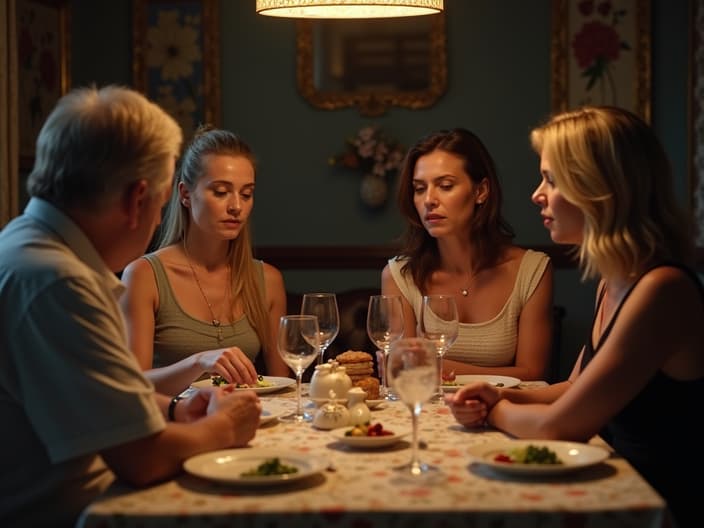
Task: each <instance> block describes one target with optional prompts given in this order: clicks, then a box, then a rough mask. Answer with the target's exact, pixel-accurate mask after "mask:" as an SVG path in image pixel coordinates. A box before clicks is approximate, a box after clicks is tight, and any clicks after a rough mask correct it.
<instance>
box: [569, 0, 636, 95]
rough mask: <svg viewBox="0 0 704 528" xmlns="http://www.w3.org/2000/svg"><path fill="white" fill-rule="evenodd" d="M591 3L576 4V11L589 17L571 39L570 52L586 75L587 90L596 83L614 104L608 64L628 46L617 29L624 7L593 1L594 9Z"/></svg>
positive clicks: (582, 72)
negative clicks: (619, 7)
mask: <svg viewBox="0 0 704 528" xmlns="http://www.w3.org/2000/svg"><path fill="white" fill-rule="evenodd" d="M594 7H595V2H594V1H589V0H583V1H582V2H580V3H579V4H578V6H577V9H578V11H579V13H580V14H581V15H582V16H583V17H584V18H586V19H588V20H586V21H585V22H584V24H582V27H581V28H580V30H579V31H578V32H577V33H576V34H575V36H574V38H573V39H572V43H571V44H572V52H573V55H574V58H575V60H576V62H577V66H578V67H579V69H580V70H581V76H582V77H583V78H585V79H586V86H585V89H586V91H587V92H589V91H590V90H592V88H594V87H595V86H596V85H598V86H599V88H600V91H601V100H602V101H603V102H610V103H612V104H616V102H617V96H618V94H617V90H616V84H615V82H614V80H613V76H612V73H611V67H612V64H614V63H615V62H616V61H618V60H619V58H620V56H621V51H628V50H630V49H631V47H630V46H629V45H628V43H627V42H626V41H625V40H623V38H622V37H621V35H619V32H618V30H619V23H620V21H621V19H622V18H623V17H624V16H625V15H626V10H625V9H614V6H613V4H612V2H611V1H610V0H604V1H602V2H599V3H598V4H596V11H595V10H594ZM592 16H593V18H592Z"/></svg>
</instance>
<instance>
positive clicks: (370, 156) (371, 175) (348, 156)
mask: <svg viewBox="0 0 704 528" xmlns="http://www.w3.org/2000/svg"><path fill="white" fill-rule="evenodd" d="M404 155H405V149H404V148H403V146H401V144H400V143H399V142H398V141H396V140H394V139H391V138H389V137H388V136H387V135H386V134H384V132H383V131H382V130H381V128H379V127H378V126H376V125H370V126H365V127H363V128H362V129H360V130H359V132H357V135H356V136H354V137H352V138H349V139H347V140H346V142H345V151H344V152H342V153H340V154H336V155H334V156H332V157H330V159H329V160H328V163H329V164H330V165H331V166H335V167H343V168H346V169H353V170H358V171H360V172H361V173H362V175H363V178H362V187H361V193H360V194H361V198H362V201H363V202H364V203H365V204H366V205H368V206H370V207H379V206H381V205H383V204H384V203H385V202H386V198H387V196H388V184H389V181H390V180H391V179H392V178H393V177H394V176H395V175H396V173H397V172H398V170H399V168H400V167H401V162H402V161H403V156H404Z"/></svg>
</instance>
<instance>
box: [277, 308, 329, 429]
mask: <svg viewBox="0 0 704 528" xmlns="http://www.w3.org/2000/svg"><path fill="white" fill-rule="evenodd" d="M319 336H320V333H319V330H318V319H317V317H315V316H314V315H284V316H282V317H281V319H280V321H279V337H278V349H279V355H281V357H282V359H283V360H284V363H286V364H287V365H288V366H289V367H291V369H292V370H293V371H294V372H295V373H296V402H297V404H296V412H295V413H294V414H288V415H286V416H282V417H281V418H279V419H280V420H283V421H289V422H307V421H310V420H312V419H313V416H312V415H311V414H309V413H305V412H303V409H302V407H301V378H302V376H303V372H304V371H305V370H306V368H307V367H308V366H309V365H310V364H311V363H312V362H313V360H314V359H315V357H316V356H317V354H318V349H319V348H320V343H319Z"/></svg>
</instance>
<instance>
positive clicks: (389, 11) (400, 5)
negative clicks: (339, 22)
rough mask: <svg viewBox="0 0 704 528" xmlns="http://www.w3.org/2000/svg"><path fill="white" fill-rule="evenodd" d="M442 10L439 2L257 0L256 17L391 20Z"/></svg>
mask: <svg viewBox="0 0 704 528" xmlns="http://www.w3.org/2000/svg"><path fill="white" fill-rule="evenodd" d="M442 10H443V0H257V13H259V14H260V15H268V16H276V17H288V18H392V17H407V16H418V15H433V14H436V13H440V12H441V11H442Z"/></svg>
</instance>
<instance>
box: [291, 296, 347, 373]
mask: <svg viewBox="0 0 704 528" xmlns="http://www.w3.org/2000/svg"><path fill="white" fill-rule="evenodd" d="M301 314H302V315H315V316H316V317H317V318H318V332H319V340H320V355H319V356H318V365H320V364H321V363H322V362H323V361H324V359H325V350H326V349H327V348H328V346H330V343H332V342H333V341H334V340H335V338H336V337H337V333H338V332H339V331H340V312H339V311H338V309H337V297H336V296H335V294H334V293H306V294H304V295H303V301H302V302H301Z"/></svg>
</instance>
